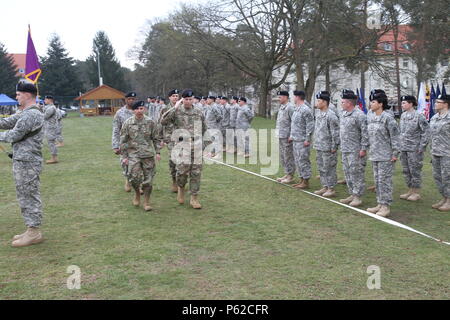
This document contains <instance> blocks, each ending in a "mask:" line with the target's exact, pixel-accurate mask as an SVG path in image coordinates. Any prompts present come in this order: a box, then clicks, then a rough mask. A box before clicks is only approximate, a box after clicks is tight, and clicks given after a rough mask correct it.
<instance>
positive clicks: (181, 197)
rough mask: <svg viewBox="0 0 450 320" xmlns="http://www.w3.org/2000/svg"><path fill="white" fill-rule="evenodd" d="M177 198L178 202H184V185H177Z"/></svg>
mask: <svg viewBox="0 0 450 320" xmlns="http://www.w3.org/2000/svg"><path fill="white" fill-rule="evenodd" d="M177 200H178V203H179V204H184V187H183V188H180V187H178V196H177Z"/></svg>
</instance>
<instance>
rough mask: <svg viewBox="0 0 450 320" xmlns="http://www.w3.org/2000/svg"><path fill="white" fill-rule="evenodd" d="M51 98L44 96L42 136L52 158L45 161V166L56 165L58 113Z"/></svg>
mask: <svg viewBox="0 0 450 320" xmlns="http://www.w3.org/2000/svg"><path fill="white" fill-rule="evenodd" d="M53 101H54V99H53V96H50V95H48V96H45V99H44V103H45V106H44V119H45V122H44V135H45V138H46V139H47V142H48V147H49V149H50V153H51V155H52V158H51V159H50V160H47V161H46V162H45V163H47V164H55V163H58V148H57V147H56V138H57V136H58V111H57V110H56V107H55V105H54V103H53Z"/></svg>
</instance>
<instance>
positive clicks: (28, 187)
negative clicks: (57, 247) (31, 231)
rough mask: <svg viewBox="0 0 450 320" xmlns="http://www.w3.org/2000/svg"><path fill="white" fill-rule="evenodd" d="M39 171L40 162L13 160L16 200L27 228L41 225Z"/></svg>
mask: <svg viewBox="0 0 450 320" xmlns="http://www.w3.org/2000/svg"><path fill="white" fill-rule="evenodd" d="M41 171H42V163H41V162H40V161H19V160H13V175H14V180H15V182H16V194H17V200H18V201H19V206H20V210H21V211H22V216H23V219H24V220H25V224H26V225H27V227H39V226H40V225H41V223H42V202H41V193H40V179H39V175H40V174H41Z"/></svg>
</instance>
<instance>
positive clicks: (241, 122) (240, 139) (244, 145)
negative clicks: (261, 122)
mask: <svg viewBox="0 0 450 320" xmlns="http://www.w3.org/2000/svg"><path fill="white" fill-rule="evenodd" d="M238 108H239V109H238V112H237V115H236V122H235V127H236V136H237V149H238V153H239V154H245V155H248V154H250V137H249V135H248V129H249V128H250V123H251V122H252V120H253V118H254V117H255V113H254V112H253V110H252V109H250V107H249V106H248V105H247V104H245V105H243V106H241V107H238Z"/></svg>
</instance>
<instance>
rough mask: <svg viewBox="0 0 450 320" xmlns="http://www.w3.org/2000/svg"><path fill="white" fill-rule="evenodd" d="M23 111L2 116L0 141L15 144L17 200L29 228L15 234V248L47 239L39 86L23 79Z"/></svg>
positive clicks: (20, 95) (19, 93)
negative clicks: (42, 192)
mask: <svg viewBox="0 0 450 320" xmlns="http://www.w3.org/2000/svg"><path fill="white" fill-rule="evenodd" d="M16 91H17V97H16V99H17V101H18V102H19V105H20V111H19V112H17V113H15V114H14V115H12V116H11V117H9V118H0V129H4V130H8V131H5V132H0V142H7V143H11V144H12V147H13V155H12V160H13V165H12V169H13V176H14V181H15V184H16V194H17V200H18V201H19V206H20V209H21V212H22V216H23V219H24V221H25V225H26V226H27V230H26V231H25V232H24V233H22V234H19V235H16V236H14V237H13V241H12V246H13V247H24V246H29V245H32V244H36V243H40V242H42V241H44V238H43V237H42V233H41V231H40V229H39V228H40V226H41V224H42V215H43V211H42V202H41V193H40V180H39V176H40V174H41V171H42V140H43V137H44V132H43V130H42V128H43V126H44V114H43V113H42V111H41V110H40V109H39V108H38V107H37V106H36V95H37V89H36V87H35V86H34V85H33V84H31V83H26V82H20V83H19V84H18V85H17V88H16Z"/></svg>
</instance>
